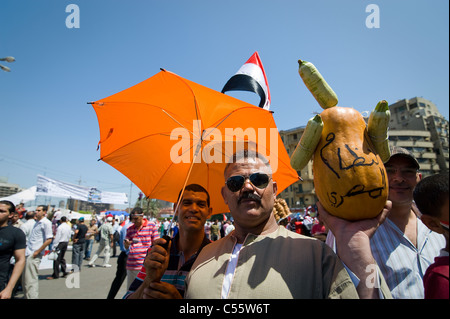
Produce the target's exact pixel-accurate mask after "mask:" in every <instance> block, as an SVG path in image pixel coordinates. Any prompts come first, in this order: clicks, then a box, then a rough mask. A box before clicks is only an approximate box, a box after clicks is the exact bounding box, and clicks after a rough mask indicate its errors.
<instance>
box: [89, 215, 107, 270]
mask: <svg viewBox="0 0 450 319" xmlns="http://www.w3.org/2000/svg"><path fill="white" fill-rule="evenodd" d="M112 220H113V218H112V216H108V217H107V218H106V223H104V224H103V225H101V226H100V228H99V230H98V231H99V232H100V244H99V246H98V250H97V252H96V253H95V255H94V256H93V257H92V258H91V260H90V261H89V264H88V266H89V267H95V264H94V262H95V260H96V259H97V258H98V256H99V255H100V254H102V253H104V255H105V259H104V260H103V265H102V267H105V268H107V267H111V265H110V264H109V263H108V262H109V257H110V256H111V246H112V245H113V227H112Z"/></svg>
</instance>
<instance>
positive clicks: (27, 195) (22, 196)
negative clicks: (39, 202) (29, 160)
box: [0, 186, 36, 205]
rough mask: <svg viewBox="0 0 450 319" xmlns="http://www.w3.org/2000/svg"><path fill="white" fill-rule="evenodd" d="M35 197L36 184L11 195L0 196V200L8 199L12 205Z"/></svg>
mask: <svg viewBox="0 0 450 319" xmlns="http://www.w3.org/2000/svg"><path fill="white" fill-rule="evenodd" d="M35 199H36V186H32V187H30V188H28V189H26V190H24V191H21V192H19V193H16V194H13V195H10V196H7V197H2V198H0V200H9V201H10V202H12V203H13V204H14V205H18V204H20V203H26V202H29V201H32V200H35Z"/></svg>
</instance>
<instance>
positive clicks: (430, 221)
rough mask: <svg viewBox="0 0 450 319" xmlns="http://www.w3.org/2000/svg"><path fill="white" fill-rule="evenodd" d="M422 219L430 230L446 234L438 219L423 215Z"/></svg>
mask: <svg viewBox="0 0 450 319" xmlns="http://www.w3.org/2000/svg"><path fill="white" fill-rule="evenodd" d="M420 219H421V220H422V222H423V223H424V224H425V225H426V226H427V227H428V228H429V229H430V230H432V231H434V232H436V233H438V234H443V233H444V232H443V230H442V227H441V224H440V223H439V220H438V219H437V218H436V217H432V216H430V215H424V214H422V216H421V217H420Z"/></svg>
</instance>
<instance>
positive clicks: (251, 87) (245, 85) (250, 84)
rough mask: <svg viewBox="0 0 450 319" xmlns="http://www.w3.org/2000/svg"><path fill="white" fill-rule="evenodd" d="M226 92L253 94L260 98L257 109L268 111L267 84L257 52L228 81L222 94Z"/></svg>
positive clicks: (268, 95)
mask: <svg viewBox="0 0 450 319" xmlns="http://www.w3.org/2000/svg"><path fill="white" fill-rule="evenodd" d="M227 91H250V92H255V93H257V94H258V95H259V96H260V97H261V102H260V103H259V107H262V108H263V109H266V110H268V109H269V107H270V91H269V84H268V83H267V78H266V73H265V72H264V68H263V65H262V63H261V59H260V58H259V54H258V52H255V53H253V55H252V56H251V57H250V59H248V61H247V62H245V64H244V65H243V66H242V67H241V68H240V69H239V70H238V71H237V72H236V74H235V75H233V76H232V77H231V78H230V79H229V80H228V82H227V83H226V84H225V86H224V87H223V89H222V93H225V92H227Z"/></svg>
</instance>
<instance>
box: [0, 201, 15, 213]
mask: <svg viewBox="0 0 450 319" xmlns="http://www.w3.org/2000/svg"><path fill="white" fill-rule="evenodd" d="M0 204H4V205H6V206H8V210H9V213H10V214H11V213H13V212H15V211H16V205H14V203H13V202H10V201H9V200H0Z"/></svg>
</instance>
